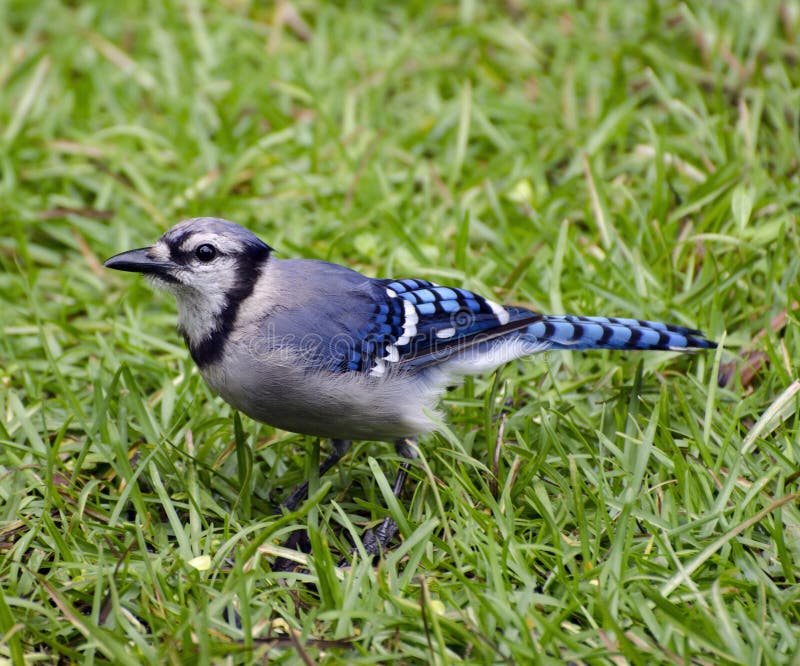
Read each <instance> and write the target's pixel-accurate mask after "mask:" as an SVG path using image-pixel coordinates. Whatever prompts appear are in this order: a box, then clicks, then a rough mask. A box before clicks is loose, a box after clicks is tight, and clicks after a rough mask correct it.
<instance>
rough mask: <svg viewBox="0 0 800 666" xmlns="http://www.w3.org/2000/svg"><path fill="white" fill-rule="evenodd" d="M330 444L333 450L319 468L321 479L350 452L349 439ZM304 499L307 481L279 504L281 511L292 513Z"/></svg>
mask: <svg viewBox="0 0 800 666" xmlns="http://www.w3.org/2000/svg"><path fill="white" fill-rule="evenodd" d="M331 443H332V444H333V450H332V451H331V453H330V455H329V456H328V457H327V458H325V460H323V461H322V464H321V465H320V466H319V476H320V477H322V475H323V474H325V472H327V471H328V470H329V469H330V468H331V467H333V466H334V465H336V463H338V462H339V461H340V460H341V459H342V458H344V456H345V455H346V454H347V452H348V451H349V450H350V446H351V444H352V442H351V441H350V440H349V439H334V440H331ZM306 497H308V481H303V483H301V484H300V485H299V486H297V488H295V489H294V490H293V491H292V494H291V495H289V497H287V498H286V499H285V500H283V502H281V509H286V510H287V511H294V510H295V509H296V508H297V507H298V506H300V504H301V503H302V502H303V500H304V499H305V498H306Z"/></svg>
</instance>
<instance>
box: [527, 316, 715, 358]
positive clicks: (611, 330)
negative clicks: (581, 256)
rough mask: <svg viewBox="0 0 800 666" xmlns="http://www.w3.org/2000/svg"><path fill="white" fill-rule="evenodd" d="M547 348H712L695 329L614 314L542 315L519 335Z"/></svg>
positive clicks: (713, 346) (712, 344) (709, 341)
mask: <svg viewBox="0 0 800 666" xmlns="http://www.w3.org/2000/svg"><path fill="white" fill-rule="evenodd" d="M522 335H523V337H524V338H526V339H529V340H531V341H534V340H535V341H540V342H547V343H549V346H550V349H639V350H646V349H661V350H676V351H683V350H686V349H714V348H715V347H716V346H717V345H716V343H715V342H713V341H711V340H708V339H706V338H705V336H704V335H703V334H702V333H701V332H700V331H698V330H695V329H693V328H684V327H683V326H675V325H672V324H663V323H661V322H655V321H643V320H639V319H622V318H616V317H577V316H574V315H545V316H544V317H543V318H542V319H541V320H540V321H537V322H535V323H533V324H531V325H530V326H528V327H527V329H525V331H524V333H523V334H522Z"/></svg>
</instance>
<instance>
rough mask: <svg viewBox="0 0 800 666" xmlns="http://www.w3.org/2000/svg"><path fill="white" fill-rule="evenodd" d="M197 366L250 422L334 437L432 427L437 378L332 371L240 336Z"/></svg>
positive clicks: (383, 436)
mask: <svg viewBox="0 0 800 666" xmlns="http://www.w3.org/2000/svg"><path fill="white" fill-rule="evenodd" d="M201 372H202V375H203V378H204V379H205V380H206V382H207V383H208V385H209V386H210V387H211V388H212V389H213V390H214V391H216V392H217V393H218V394H219V395H220V396H221V397H222V398H223V399H224V400H225V401H226V402H228V403H229V404H230V405H232V406H233V407H234V408H236V409H238V410H240V411H241V412H244V413H245V414H247V415H248V416H250V417H251V418H253V419H255V420H257V421H261V422H262V423H266V424H268V425H271V426H275V427H276V428H281V429H283V430H288V431H290V432H296V433H301V434H306V435H315V436H318V437H332V438H337V439H357V440H363V439H366V440H387V441H391V440H395V439H400V438H404V437H411V436H415V435H418V434H420V433H423V432H429V431H431V430H434V429H435V421H434V420H432V419H431V416H434V417H436V416H438V415H437V412H436V405H437V403H438V401H439V398H440V395H441V389H440V388H439V383H438V382H434V381H429V380H427V379H426V377H425V376H421V375H415V376H414V377H413V378H412V377H410V376H404V375H403V374H400V373H387V375H386V376H384V377H370V376H366V375H363V374H361V373H355V372H339V373H333V372H330V371H327V370H319V369H316V368H314V367H313V366H308V365H306V364H304V362H303V359H302V357H300V356H298V354H297V353H295V352H294V351H291V350H289V349H283V350H279V351H276V350H274V349H273V350H261V351H259V350H257V349H253V348H252V346H248V345H247V344H245V343H243V342H242V341H241V340H238V341H230V342H229V344H228V345H227V348H226V350H225V358H224V359H223V360H222V361H221V362H219V363H215V364H213V365H210V366H208V367H206V368H203V369H202V370H201ZM431 379H432V378H431Z"/></svg>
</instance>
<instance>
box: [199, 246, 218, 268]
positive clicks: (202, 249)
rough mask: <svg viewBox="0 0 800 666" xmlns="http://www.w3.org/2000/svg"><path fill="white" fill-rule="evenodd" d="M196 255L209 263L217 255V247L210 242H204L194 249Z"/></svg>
mask: <svg viewBox="0 0 800 666" xmlns="http://www.w3.org/2000/svg"><path fill="white" fill-rule="evenodd" d="M194 256H195V257H197V258H198V259H199V260H200V261H202V262H203V263H206V264H207V263H208V262H209V261H211V260H212V259H214V257H216V256H217V248H215V247H214V246H213V245H209V244H208V243H204V244H203V245H200V246H199V247H198V248H197V249H196V250H195V251H194Z"/></svg>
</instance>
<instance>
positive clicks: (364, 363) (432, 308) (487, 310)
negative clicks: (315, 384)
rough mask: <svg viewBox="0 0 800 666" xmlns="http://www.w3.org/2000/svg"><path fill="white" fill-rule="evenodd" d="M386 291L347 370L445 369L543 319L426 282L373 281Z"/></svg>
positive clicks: (536, 314)
mask: <svg viewBox="0 0 800 666" xmlns="http://www.w3.org/2000/svg"><path fill="white" fill-rule="evenodd" d="M374 283H375V285H376V286H378V287H380V288H381V289H382V291H383V295H382V297H381V298H378V299H377V302H376V306H375V313H374V319H373V322H372V323H371V324H370V325H367V326H365V327H364V329H362V330H361V331H360V334H361V336H362V340H363V342H362V344H361V348H360V349H354V350H353V354H352V356H351V357H350V358H349V359H348V363H347V366H346V369H347V370H359V371H368V372H370V373H371V374H373V375H382V374H383V373H384V372H385V370H386V367H387V364H398V366H402V367H404V368H411V367H414V368H418V367H421V366H425V365H431V364H434V363H441V362H443V361H444V360H446V359H447V358H449V357H451V356H452V355H454V354H456V353H458V352H459V351H463V350H464V349H466V348H468V347H470V346H472V345H474V344H476V343H477V342H478V341H479V340H480V341H488V340H491V339H493V338H497V337H501V336H504V335H508V334H510V333H512V332H514V331H519V330H521V329H524V328H526V327H528V326H530V325H531V324H533V323H534V322H536V321H539V320H540V319H542V316H541V315H540V314H538V313H535V312H531V311H530V310H525V309H523V308H515V307H503V306H501V305H498V304H497V303H494V302H493V301H490V300H488V299H486V298H483V297H482V296H479V295H478V294H474V293H472V292H471V291H467V290H466V289H460V288H456V287H441V286H439V285H436V284H434V283H433V282H428V281H427V280H411V279H406V280H391V279H383V280H374Z"/></svg>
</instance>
